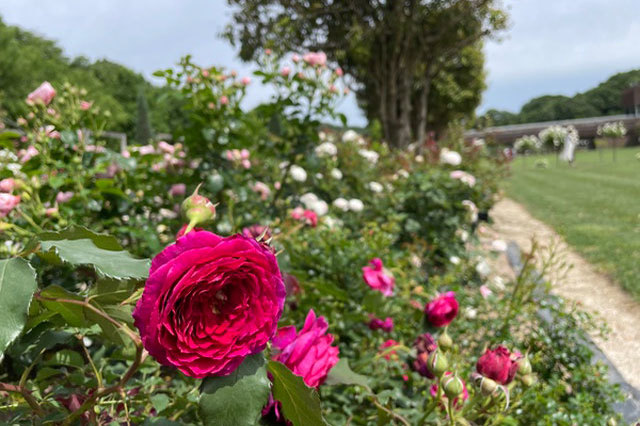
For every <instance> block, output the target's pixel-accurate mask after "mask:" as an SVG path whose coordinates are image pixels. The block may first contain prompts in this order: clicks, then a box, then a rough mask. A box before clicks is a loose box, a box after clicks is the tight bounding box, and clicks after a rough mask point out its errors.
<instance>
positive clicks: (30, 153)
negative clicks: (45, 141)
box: [18, 145, 38, 163]
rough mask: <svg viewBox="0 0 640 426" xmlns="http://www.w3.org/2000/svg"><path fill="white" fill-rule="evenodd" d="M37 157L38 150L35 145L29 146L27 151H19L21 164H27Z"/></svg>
mask: <svg viewBox="0 0 640 426" xmlns="http://www.w3.org/2000/svg"><path fill="white" fill-rule="evenodd" d="M36 155H38V150H37V149H36V148H35V147H34V146H33V145H29V147H28V148H27V149H21V150H20V151H18V157H19V158H20V162H21V163H26V162H27V161H29V160H31V159H32V158H33V157H35V156H36Z"/></svg>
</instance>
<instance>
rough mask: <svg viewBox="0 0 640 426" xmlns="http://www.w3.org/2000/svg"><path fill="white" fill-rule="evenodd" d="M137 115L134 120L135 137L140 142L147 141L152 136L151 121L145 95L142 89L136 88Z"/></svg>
mask: <svg viewBox="0 0 640 426" xmlns="http://www.w3.org/2000/svg"><path fill="white" fill-rule="evenodd" d="M137 103H138V115H137V121H136V139H137V140H138V142H140V143H148V142H149V141H150V140H151V139H152V138H153V132H152V130H151V123H150V122H149V106H148V105H147V97H146V96H145V94H144V91H143V90H142V89H140V90H138V99H137Z"/></svg>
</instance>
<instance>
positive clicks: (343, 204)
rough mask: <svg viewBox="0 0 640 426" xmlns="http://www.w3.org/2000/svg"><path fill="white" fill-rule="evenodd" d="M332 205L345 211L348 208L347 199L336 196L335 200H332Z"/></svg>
mask: <svg viewBox="0 0 640 426" xmlns="http://www.w3.org/2000/svg"><path fill="white" fill-rule="evenodd" d="M333 206H334V207H336V208H338V209H340V210H342V211H345V212H346V211H347V210H349V201H347V200H345V199H344V198H342V197H340V198H336V199H335V200H333Z"/></svg>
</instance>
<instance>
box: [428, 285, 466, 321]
mask: <svg viewBox="0 0 640 426" xmlns="http://www.w3.org/2000/svg"><path fill="white" fill-rule="evenodd" d="M424 313H425V314H426V315H427V320H428V321H429V322H430V323H431V325H433V326H434V327H444V326H446V325H449V324H450V323H451V321H453V319H454V318H455V317H456V316H457V315H458V301H457V300H456V294H455V293H454V292H453V291H449V292H446V293H445V294H442V295H440V296H438V297H437V298H435V299H433V300H432V301H431V302H429V303H428V304H427V306H425V308H424Z"/></svg>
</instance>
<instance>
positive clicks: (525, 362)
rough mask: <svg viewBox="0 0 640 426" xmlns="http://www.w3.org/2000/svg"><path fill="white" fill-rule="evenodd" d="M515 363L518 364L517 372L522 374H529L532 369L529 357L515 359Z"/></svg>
mask: <svg viewBox="0 0 640 426" xmlns="http://www.w3.org/2000/svg"><path fill="white" fill-rule="evenodd" d="M517 364H518V374H521V375H522V376H526V375H527V374H531V371H532V369H531V363H530V362H529V358H527V357H526V356H524V357H522V358H520V359H519V360H518V361H517Z"/></svg>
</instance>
